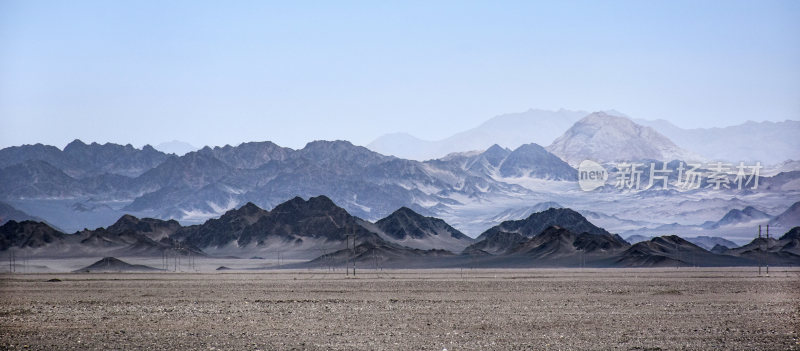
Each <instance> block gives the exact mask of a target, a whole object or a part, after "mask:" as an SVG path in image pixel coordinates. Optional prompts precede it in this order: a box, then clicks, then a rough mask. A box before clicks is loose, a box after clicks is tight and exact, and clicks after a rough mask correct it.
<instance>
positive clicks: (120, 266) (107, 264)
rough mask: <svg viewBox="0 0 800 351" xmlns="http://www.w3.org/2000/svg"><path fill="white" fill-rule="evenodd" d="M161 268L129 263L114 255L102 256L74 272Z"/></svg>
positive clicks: (154, 270)
mask: <svg viewBox="0 0 800 351" xmlns="http://www.w3.org/2000/svg"><path fill="white" fill-rule="evenodd" d="M160 270H161V269H158V268H153V267H150V266H145V265H141V264H130V263H127V262H125V261H122V260H120V259H117V258H114V257H104V258H103V259H101V260H99V261H97V262H95V263H92V264H90V265H88V266H86V267H83V268H81V269H77V270H74V271H73V272H74V273H102V272H156V271H160Z"/></svg>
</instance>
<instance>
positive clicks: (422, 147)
mask: <svg viewBox="0 0 800 351" xmlns="http://www.w3.org/2000/svg"><path fill="white" fill-rule="evenodd" d="M587 114H588V113H587V112H584V111H570V110H564V109H561V110H558V111H547V110H534V109H531V110H528V111H525V112H520V113H509V114H504V115H500V116H497V117H494V118H492V119H490V120H488V121H486V122H484V123H482V124H481V125H479V126H477V127H475V128H472V129H469V130H466V131H463V132H460V133H458V134H455V135H453V136H450V137H448V138H445V139H442V140H436V141H430V140H422V139H419V138H417V137H414V136H413V135H410V134H407V133H393V134H387V135H383V136H381V137H379V138H378V139H375V140H374V141H373V142H371V143H370V144H369V145H367V148H369V149H370V150H373V151H376V152H379V153H381V154H384V155H394V156H397V157H401V158H406V159H412V160H429V159H434V158H440V157H443V156H445V155H447V154H450V153H454V152H464V151H471V150H485V149H487V148H488V147H489V146H492V145H493V144H498V145H500V146H502V147H505V148H510V149H516V148H518V147H519V146H520V145H523V144H529V143H536V144H539V145H549V144H550V143H551V142H552V141H553V140H554V139H555V138H556V137H558V136H559V135H561V133H563V132H564V131H565V130H567V128H569V127H570V126H572V124H573V123H575V121H577V120H578V119H580V118H581V117H584V116H586V115H587Z"/></svg>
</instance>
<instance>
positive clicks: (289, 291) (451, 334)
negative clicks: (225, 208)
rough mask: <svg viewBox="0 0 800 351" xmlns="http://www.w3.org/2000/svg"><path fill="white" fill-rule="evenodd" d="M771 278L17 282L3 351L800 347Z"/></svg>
mask: <svg viewBox="0 0 800 351" xmlns="http://www.w3.org/2000/svg"><path fill="white" fill-rule="evenodd" d="M772 272H773V274H772V275H771V276H770V277H757V276H756V275H755V273H754V272H753V269H729V270H728V269H685V268H681V269H674V268H673V269H661V270H659V269H638V270H635V269H634V270H622V269H607V270H577V269H576V270H546V269H542V270H504V271H488V270H470V271H464V272H463V274H462V272H461V271H425V270H420V271H385V272H380V273H366V274H359V276H358V278H356V279H352V278H351V279H346V278H345V277H344V276H343V274H341V273H338V272H337V273H335V274H334V273H325V272H308V271H302V272H299V271H298V272H279V273H276V272H272V273H270V272H266V273H217V274H188V273H155V274H27V275H13V276H11V275H4V276H2V277H0V348H2V349H33V350H71V349H91V350H111V349H122V350H162V349H163V350H175V349H193V350H219V349H221V350H305V349H308V350H437V351H438V350H443V349H447V350H451V351H452V350H542V349H546V350H551V349H552V350H565V349H582V350H587V349H619V350H666V349H670V350H672V349H719V350H723V349H724V350H796V349H800V339H799V338H798V333H800V271H798V270H794V271H786V270H780V269H775V268H773V269H772ZM52 278H57V279H60V280H61V281H60V282H48V280H49V279H52Z"/></svg>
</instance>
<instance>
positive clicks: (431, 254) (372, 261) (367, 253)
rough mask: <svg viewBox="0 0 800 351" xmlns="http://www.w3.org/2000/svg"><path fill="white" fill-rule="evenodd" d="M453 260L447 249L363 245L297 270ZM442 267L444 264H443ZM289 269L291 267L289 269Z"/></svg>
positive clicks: (406, 265) (402, 265)
mask: <svg viewBox="0 0 800 351" xmlns="http://www.w3.org/2000/svg"><path fill="white" fill-rule="evenodd" d="M454 257H456V256H455V254H453V253H452V252H450V251H447V250H435V249H434V250H421V249H412V248H408V247H405V246H400V245H397V244H393V243H389V242H364V243H361V244H358V245H357V246H356V247H355V248H354V249H341V250H338V251H335V252H332V253H329V254H328V253H326V254H323V255H322V256H320V257H317V258H315V259H313V260H311V261H309V262H307V263H303V264H299V265H296V266H297V267H325V266H337V267H341V266H342V265H345V264H347V263H348V262H350V263H351V264H352V262H353V261H355V262H356V266H357V267H358V268H360V269H365V268H367V269H382V268H406V269H407V268H430V267H438V266H442V264H443V262H448V261H449V259H452V258H454ZM444 264H445V265H446V263H444ZM289 268H292V267H291V266H290V267H289Z"/></svg>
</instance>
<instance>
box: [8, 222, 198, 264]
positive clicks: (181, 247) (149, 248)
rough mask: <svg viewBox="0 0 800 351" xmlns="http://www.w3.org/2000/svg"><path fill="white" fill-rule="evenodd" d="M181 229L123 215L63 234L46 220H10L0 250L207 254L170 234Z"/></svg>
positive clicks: (69, 254)
mask: <svg viewBox="0 0 800 351" xmlns="http://www.w3.org/2000/svg"><path fill="white" fill-rule="evenodd" d="M177 228H179V225H178V223H177V222H175V221H161V220H157V219H150V218H144V219H138V218H136V217H133V216H124V217H123V218H121V219H120V220H119V221H117V223H115V224H114V225H112V226H110V227H108V228H97V229H94V230H89V229H85V230H82V231H79V232H77V233H75V234H64V233H62V232H60V231H58V230H56V229H53V228H52V227H50V226H49V225H47V224H46V223H43V222H34V221H23V222H16V221H13V220H11V221H8V222H7V223H6V224H4V225H3V226H2V227H0V251H4V250H8V249H11V248H15V249H18V250H23V251H24V252H25V253H26V254H28V255H35V256H40V257H81V256H86V255H97V254H108V253H112V254H120V255H126V256H161V255H162V254H163V253H164V252H170V253H171V254H180V255H204V254H203V252H202V251H201V250H200V249H198V248H197V247H194V246H192V245H190V244H186V243H181V242H178V241H176V240H174V239H172V238H169V237H168V235H169V234H170V233H172V232H174V231H175V230H177Z"/></svg>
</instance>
